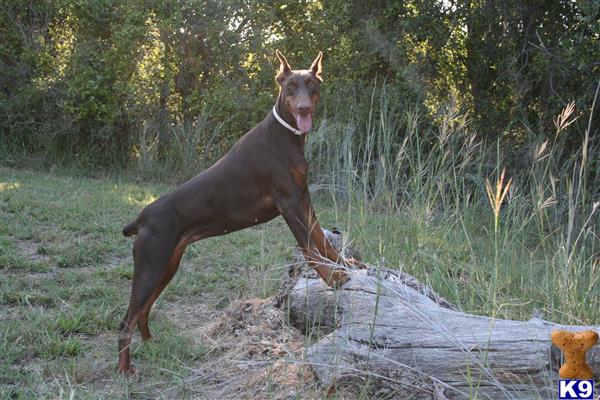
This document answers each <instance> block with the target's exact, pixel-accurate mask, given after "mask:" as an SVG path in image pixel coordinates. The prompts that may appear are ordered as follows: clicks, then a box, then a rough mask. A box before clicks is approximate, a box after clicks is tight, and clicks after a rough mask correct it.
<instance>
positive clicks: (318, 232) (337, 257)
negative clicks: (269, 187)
mask: <svg viewBox="0 0 600 400" xmlns="http://www.w3.org/2000/svg"><path fill="white" fill-rule="evenodd" d="M302 208H303V209H304V211H305V213H306V214H307V215H308V218H309V222H310V224H311V225H310V226H311V227H312V228H313V229H311V230H310V235H311V238H312V241H313V242H314V243H315V245H316V246H317V249H318V250H319V253H320V254H322V255H323V256H324V257H326V258H327V259H329V260H331V261H332V262H334V263H336V264H342V265H344V266H346V267H350V266H353V267H356V268H359V269H366V268H367V266H366V265H365V264H363V263H362V262H361V261H358V260H356V259H354V258H351V259H348V258H344V257H343V256H342V255H341V254H339V252H338V251H337V250H336V248H335V247H333V245H332V244H331V243H330V242H329V240H327V238H326V237H325V234H324V233H323V230H322V229H321V226H320V225H319V222H318V221H317V216H316V215H315V211H314V209H313V207H312V203H311V201H310V195H309V193H308V191H306V193H305V194H304V195H303V196H302Z"/></svg>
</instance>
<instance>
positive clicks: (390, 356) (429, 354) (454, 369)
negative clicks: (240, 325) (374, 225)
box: [284, 268, 600, 400]
mask: <svg viewBox="0 0 600 400" xmlns="http://www.w3.org/2000/svg"><path fill="white" fill-rule="evenodd" d="M296 275H298V274H296ZM286 287H287V289H284V292H285V296H284V299H285V300H286V301H285V305H286V307H288V309H289V316H290V319H291V322H292V323H293V324H294V325H295V326H296V327H298V328H300V329H301V330H303V331H304V332H305V333H310V334H313V333H314V332H316V331H319V332H321V333H326V335H325V336H322V337H321V338H320V339H319V340H318V341H317V342H315V343H314V344H313V345H311V346H310V347H308V348H307V361H308V362H309V363H310V364H311V365H312V367H313V369H314V371H315V373H316V375H317V376H318V378H319V379H320V380H321V382H323V383H324V384H325V385H326V386H327V387H330V388H331V390H336V389H335V388H336V387H337V388H341V387H346V388H347V387H349V386H348V385H351V386H352V385H353V386H354V387H355V389H357V388H361V389H360V390H363V391H365V390H366V392H365V394H366V395H367V397H368V398H372V397H373V398H381V397H384V398H398V399H400V398H402V399H408V398H416V399H426V398H431V399H446V398H448V399H463V398H475V397H476V398H478V399H493V400H498V399H504V398H517V399H539V398H542V399H546V398H547V399H555V398H557V390H556V389H557V379H558V378H557V376H558V375H557V374H558V372H557V371H558V368H559V366H560V365H559V364H560V363H559V361H560V352H559V350H558V349H556V348H555V347H554V346H553V345H552V343H551V341H550V332H551V331H552V330H555V329H567V330H576V331H580V330H585V329H594V330H596V331H599V330H600V327H588V326H563V325H556V324H552V323H550V322H546V321H543V320H541V319H538V318H533V319H531V320H530V321H510V320H502V319H494V318H489V317H484V316H477V315H470V314H465V313H463V312H461V311H459V310H457V309H456V307H454V306H453V305H452V304H450V303H448V302H447V301H446V300H444V299H443V298H441V297H439V296H438V295H436V294H435V292H433V291H432V290H431V289H429V288H428V287H426V286H425V285H423V284H421V283H419V282H418V281H417V280H416V279H415V278H414V277H412V276H410V275H408V274H404V273H398V272H395V271H390V270H387V269H382V268H370V269H369V270H361V271H351V280H350V281H349V282H348V283H347V284H345V285H344V286H343V287H342V288H340V289H338V290H332V289H330V288H328V287H327V286H326V285H325V284H324V283H323V282H322V281H321V280H320V279H318V278H316V277H313V276H306V275H305V276H296V277H294V278H292V280H291V281H290V282H288V283H287V286H286ZM587 360H588V364H589V365H590V366H591V367H592V368H593V370H594V372H595V376H600V346H594V347H593V348H592V349H590V350H589V351H588V353H587ZM357 390H358V389H357ZM354 393H357V392H354Z"/></svg>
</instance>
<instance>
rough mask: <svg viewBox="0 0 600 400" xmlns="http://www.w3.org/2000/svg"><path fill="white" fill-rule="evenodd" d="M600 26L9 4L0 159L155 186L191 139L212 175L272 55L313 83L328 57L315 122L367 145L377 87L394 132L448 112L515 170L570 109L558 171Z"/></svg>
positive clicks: (576, 15)
mask: <svg viewBox="0 0 600 400" xmlns="http://www.w3.org/2000/svg"><path fill="white" fill-rule="evenodd" d="M599 16H600V3H598V2H593V1H571V0H562V1H561V0H547V1H539V0H527V1H505V2H497V1H491V0H472V1H464V2H452V1H432V2H423V1H418V0H408V1H402V2H399V1H360V2H352V1H339V0H333V1H327V2H324V1H297V2H287V1H274V2H268V3H264V2H245V1H239V0H225V1H209V0H168V1H162V2H158V1H144V2H130V1H124V0H100V1H96V0H94V1H91V0H54V1H32V0H15V1H12V0H11V1H8V0H2V3H1V11H0V37H1V39H2V40H1V41H0V116H1V117H0V132H2V135H3V140H2V146H3V149H4V150H5V151H4V153H6V152H7V151H8V152H9V153H13V154H15V153H16V154H22V153H25V154H30V155H35V156H36V157H42V158H43V159H45V160H48V161H49V162H52V163H56V162H69V163H70V162H73V161H75V162H77V163H78V164H84V165H88V166H94V167H96V166H112V167H115V166H117V167H122V166H125V165H138V166H139V165H142V166H143V168H142V170H146V171H149V168H150V167H151V166H153V165H154V166H156V165H158V164H157V163H160V162H162V161H164V160H165V159H169V158H170V159H171V164H170V166H171V168H172V167H173V163H174V162H175V161H174V160H173V158H176V159H177V158H181V156H182V155H181V154H179V155H177V154H176V155H170V154H168V153H170V152H171V151H175V152H176V153H177V150H176V149H177V148H180V147H181V140H179V139H181V137H182V135H186V134H187V135H195V136H194V138H192V139H189V138H188V139H186V143H188V144H190V143H192V144H193V145H194V146H195V148H194V149H193V150H194V152H195V155H196V156H197V157H199V158H200V159H201V161H199V162H198V165H194V166H193V167H199V166H200V165H207V164H210V162H212V161H214V160H215V159H216V158H218V157H219V156H220V155H221V154H222V153H223V152H224V151H226V149H228V148H229V147H230V146H231V144H232V143H233V142H235V140H237V138H239V137H240V136H241V135H242V134H243V133H244V132H246V131H247V130H248V129H249V128H251V127H252V126H253V125H254V124H255V123H256V122H258V121H259V120H261V119H262V118H263V117H264V115H265V114H266V112H267V111H268V110H269V108H270V105H271V104H272V103H273V99H274V96H275V94H276V86H275V83H274V81H273V75H274V71H275V69H276V62H275V57H274V50H275V49H276V48H280V49H282V50H283V51H284V53H285V54H286V55H287V56H288V58H289V60H290V61H291V63H292V65H293V66H295V67H297V68H306V67H307V66H308V65H309V63H310V61H311V60H312V58H313V57H314V56H315V54H316V52H317V50H319V49H321V50H323V51H324V52H325V85H324V94H323V103H324V104H323V107H322V108H321V116H327V117H333V116H335V118H336V119H337V120H338V121H349V120H351V119H352V120H353V121H355V122H356V123H355V124H356V125H357V129H359V130H360V132H359V133H360V135H363V134H364V132H365V129H366V124H367V122H366V121H367V120H368V119H369V112H370V111H371V103H370V98H369V97H370V95H371V88H373V87H374V86H375V87H377V86H380V85H381V84H382V83H384V82H385V85H386V93H387V94H388V96H389V99H388V102H390V103H394V107H392V108H390V112H391V113H394V115H392V116H391V117H392V118H391V119H393V120H394V119H395V120H402V118H403V116H402V115H403V113H404V112H405V111H406V109H407V107H410V108H411V109H414V110H418V112H419V114H420V115H421V117H420V118H419V123H420V124H425V125H431V126H435V124H437V123H439V122H440V121H441V120H442V119H443V118H442V117H441V116H440V115H441V113H440V110H442V109H443V106H444V105H445V104H447V102H448V100H449V99H453V101H454V103H455V104H458V105H459V106H458V110H457V111H458V112H459V113H460V114H462V115H468V117H469V123H470V126H471V129H472V130H473V131H474V132H477V133H478V135H479V136H480V137H481V138H482V139H483V140H485V141H488V142H491V143H494V142H496V141H498V142H499V143H500V146H501V147H502V148H503V149H504V150H505V151H506V152H505V154H506V155H507V157H508V159H509V163H510V165H511V166H512V167H513V168H517V169H519V168H521V167H522V165H520V163H519V160H520V159H521V157H520V154H521V153H520V151H523V149H525V150H526V149H527V148H528V147H527V146H531V145H532V143H537V142H538V141H539V140H540V139H542V140H545V139H552V138H553V136H554V135H555V130H554V126H553V123H552V118H553V116H555V115H556V114H557V113H558V112H559V111H560V110H561V109H562V108H563V107H565V106H566V105H567V104H568V103H569V102H570V101H575V102H576V108H575V110H576V111H575V113H576V116H579V117H581V118H579V119H578V120H577V121H576V122H575V123H574V124H573V126H572V127H570V130H569V131H568V132H567V133H568V134H565V135H563V136H564V139H562V142H561V145H562V147H563V148H562V151H561V157H563V158H569V157H572V156H573V155H574V154H575V153H576V152H577V151H578V149H579V148H580V145H581V143H582V140H583V137H584V132H585V126H586V123H587V122H588V117H589V115H590V112H591V107H590V106H591V104H592V100H593V97H594V92H595V88H596V85H597V83H598V79H599V76H600V74H599V72H600V64H599V63H598V59H599V58H598V55H599V54H598V47H597V44H598V40H599V39H600V23H599V22H598V21H599ZM397 105H401V106H397ZM597 122H598V117H597V116H596V117H595V118H593V121H592V124H591V127H592V129H591V131H590V135H589V140H590V143H589V145H590V146H591V147H594V146H596V145H597V143H598V135H597V126H598V124H597ZM197 124H200V125H201V126H197ZM400 125H401V124H397V128H398V129H396V130H395V131H391V132H389V137H390V138H391V139H394V140H396V139H398V140H400V139H401V137H402V129H401V126H400ZM575 127H577V129H574V128H575ZM177 132H178V133H177ZM178 137H179V139H178ZM178 140H179V141H178ZM173 142H175V143H173ZM178 143H179V144H178ZM173 146H175V150H173V149H172V147H173ZM178 146H179V147H178ZM424 146H425V149H426V148H427V143H424ZM148 152H151V153H152V154H147V153H148ZM187 157H189V155H188V156H187ZM491 158H492V159H493V158H494V155H493V154H492V155H491ZM177 163H178V165H179V167H178V168H179V169H178V171H179V172H180V173H181V174H182V176H181V177H180V178H184V177H187V176H189V175H190V173H191V170H192V169H193V167H190V166H189V165H188V164H189V162H187V163H186V162H182V161H181V160H179V161H178V162H177ZM163 164H164V163H163ZM167 164H168V163H167ZM185 168H188V169H189V170H185V171H184V169H185ZM150 169H151V168H150ZM171 171H172V169H171ZM596 172H597V171H591V173H594V174H595V173H596Z"/></svg>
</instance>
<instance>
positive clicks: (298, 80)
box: [275, 50, 323, 132]
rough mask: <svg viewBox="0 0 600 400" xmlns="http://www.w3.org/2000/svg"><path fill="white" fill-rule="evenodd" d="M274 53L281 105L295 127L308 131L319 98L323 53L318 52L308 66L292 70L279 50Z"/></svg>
mask: <svg viewBox="0 0 600 400" xmlns="http://www.w3.org/2000/svg"><path fill="white" fill-rule="evenodd" d="M276 54H277V58H278V59H279V63H280V65H279V71H278V72H277V76H276V77H275V80H276V81H277V83H278V84H279V89H280V94H279V95H280V97H281V100H282V102H281V105H282V106H283V107H285V112H286V113H287V114H288V115H289V116H290V117H291V119H293V121H294V123H295V125H296V128H297V129H298V130H300V131H302V132H308V131H309V130H310V128H311V127H312V117H313V113H314V110H315V107H316V105H317V101H318V100H319V86H320V85H321V81H322V79H321V71H322V65H321V59H322V58H323V53H321V52H319V55H318V56H317V58H315V60H314V61H313V63H312V64H311V66H310V68H308V69H306V70H292V69H291V68H290V65H289V64H288V62H287V60H286V59H285V57H284V56H283V54H281V53H280V52H279V50H277V51H276Z"/></svg>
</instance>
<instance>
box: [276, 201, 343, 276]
mask: <svg viewBox="0 0 600 400" xmlns="http://www.w3.org/2000/svg"><path fill="white" fill-rule="evenodd" d="M278 207H279V211H280V213H281V215H282V216H283V218H284V219H285V222H287V224H288V226H289V227H290V230H291V231H292V233H293V234H294V237H295V238H296V240H297V241H298V245H299V246H300V248H301V249H302V252H303V253H304V257H305V259H306V262H307V264H308V265H309V266H310V267H311V268H313V269H314V270H315V271H316V272H317V274H319V276H320V277H321V278H322V279H323V280H324V281H325V283H327V285H329V286H331V287H336V286H340V285H343V284H344V283H346V282H347V281H348V280H349V279H350V278H349V277H348V274H346V273H345V272H344V271H341V270H336V269H335V267H336V265H335V264H333V263H332V262H331V261H333V260H332V259H334V260H335V261H334V262H337V260H343V258H342V257H341V256H340V255H339V254H338V252H337V251H336V250H335V249H334V248H333V246H331V244H329V242H328V241H327V239H326V238H325V235H323V231H321V227H320V226H319V223H318V222H317V220H316V219H315V218H311V213H310V210H309V209H305V208H304V204H303V202H302V201H301V196H298V197H296V198H287V199H284V200H283V201H281V202H280V204H279V206H278ZM315 231H318V232H319V233H320V236H319V235H314V234H313V232H315ZM315 238H316V240H317V241H315ZM326 244H329V247H326ZM319 248H320V249H319ZM322 252H323V253H322ZM330 260H331V261H330Z"/></svg>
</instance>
